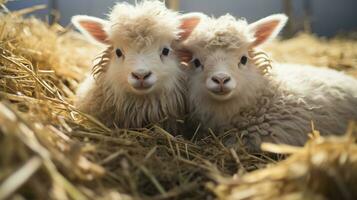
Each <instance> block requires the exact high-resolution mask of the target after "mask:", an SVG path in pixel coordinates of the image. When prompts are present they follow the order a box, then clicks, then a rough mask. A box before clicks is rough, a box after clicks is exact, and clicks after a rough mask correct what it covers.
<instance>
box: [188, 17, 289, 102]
mask: <svg viewBox="0 0 357 200" xmlns="http://www.w3.org/2000/svg"><path fill="white" fill-rule="evenodd" d="M286 21H287V17H286V16H285V15H283V14H276V15H271V16H269V17H266V18H264V19H261V20H259V21H257V22H255V23H252V24H248V23H247V21H246V20H244V19H235V18H234V17H233V16H231V15H228V14H227V15H225V16H221V17H219V18H210V17H203V18H202V19H201V22H200V24H199V25H197V27H196V28H195V29H194V31H193V32H192V34H191V35H190V37H189V38H188V39H187V40H186V41H184V42H183V45H182V48H183V49H184V50H186V51H188V52H190V53H191V55H192V57H191V59H190V62H188V64H189V73H190V84H189V87H190V94H191V97H190V98H191V100H192V101H195V102H204V101H206V102H207V101H209V102H216V103H219V102H222V101H224V102H228V101H230V102H234V103H235V104H237V103H238V104H239V102H241V103H242V104H246V103H249V101H250V99H251V98H252V96H254V95H255V93H256V90H257V89H259V88H264V84H265V80H266V78H265V77H264V73H262V69H261V68H259V66H257V65H256V62H255V60H254V58H253V57H254V55H253V54H254V53H253V52H254V50H255V49H256V48H257V47H259V46H260V45H261V44H263V43H265V42H266V41H268V40H270V39H272V38H274V37H275V36H276V35H277V34H278V33H279V32H280V30H281V29H282V28H283V26H284V25H285V23H286ZM186 61H188V60H186Z"/></svg>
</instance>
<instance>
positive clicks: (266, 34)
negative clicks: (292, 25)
mask: <svg viewBox="0 0 357 200" xmlns="http://www.w3.org/2000/svg"><path fill="white" fill-rule="evenodd" d="M278 25H279V21H270V22H267V23H265V24H261V25H260V26H258V27H257V29H256V32H255V34H254V37H255V38H256V39H255V41H254V43H253V46H258V45H260V44H263V43H264V42H265V41H267V40H268V39H269V38H270V36H271V35H272V34H273V32H274V31H275V29H276V28H277V27H278Z"/></svg>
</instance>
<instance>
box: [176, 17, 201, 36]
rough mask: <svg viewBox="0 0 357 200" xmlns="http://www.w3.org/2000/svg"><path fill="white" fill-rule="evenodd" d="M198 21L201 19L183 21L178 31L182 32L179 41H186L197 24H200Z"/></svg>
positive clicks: (194, 18) (193, 18)
mask: <svg viewBox="0 0 357 200" xmlns="http://www.w3.org/2000/svg"><path fill="white" fill-rule="evenodd" d="M200 20H201V19H200V18H199V17H192V18H187V19H183V20H182V21H181V26H180V29H181V30H182V31H181V33H180V40H186V39H187V38H188V37H189V36H190V35H191V33H192V31H193V30H194V29H195V27H196V26H197V25H198V23H200Z"/></svg>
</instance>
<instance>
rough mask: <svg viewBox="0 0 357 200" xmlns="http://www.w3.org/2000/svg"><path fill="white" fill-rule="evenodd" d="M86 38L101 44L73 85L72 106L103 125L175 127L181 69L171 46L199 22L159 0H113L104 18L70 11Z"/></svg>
mask: <svg viewBox="0 0 357 200" xmlns="http://www.w3.org/2000/svg"><path fill="white" fill-rule="evenodd" d="M72 22H73V24H74V25H75V26H76V27H77V28H78V29H79V30H80V31H81V32H82V33H83V34H84V35H86V36H87V37H88V38H90V39H91V40H92V41H95V42H99V43H101V44H104V45H107V47H108V48H107V50H106V51H104V53H103V55H102V56H101V58H100V61H99V62H98V63H97V64H96V65H95V66H94V68H93V73H92V74H93V76H90V77H89V78H87V79H86V80H85V81H84V82H83V84H82V85H81V86H80V88H79V90H78V100H77V102H76V106H77V107H78V108H79V109H80V110H81V111H83V112H85V113H88V114H91V115H93V116H95V117H96V118H98V119H99V120H100V121H102V122H103V123H104V124H106V125H107V126H109V127H113V128H114V127H119V128H142V127H145V126H147V125H149V124H152V123H158V124H160V125H162V126H163V127H164V128H166V129H168V130H170V131H175V130H176V125H177V123H176V120H177V119H180V118H182V116H183V115H184V114H185V112H186V108H187V107H186V102H185V94H186V88H185V85H184V82H185V80H184V77H185V76H184V73H183V71H182V69H180V65H179V64H180V62H179V60H178V56H177V55H176V52H175V51H174V50H173V49H172V46H174V44H175V43H178V42H180V41H182V40H184V39H185V38H187V37H188V36H189V34H190V30H192V28H193V27H194V26H195V25H196V24H197V23H198V22H199V19H198V18H196V17H190V16H185V17H182V16H179V15H178V14H177V13H176V12H173V11H171V10H168V9H167V8H166V7H165V5H164V3H162V2H160V1H141V2H140V3H136V5H130V4H127V3H118V4H117V5H115V7H114V8H113V9H112V11H111V12H110V14H109V20H108V21H107V20H102V19H98V18H95V17H89V16H74V17H73V19H72Z"/></svg>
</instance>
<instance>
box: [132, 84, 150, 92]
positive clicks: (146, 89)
mask: <svg viewBox="0 0 357 200" xmlns="http://www.w3.org/2000/svg"><path fill="white" fill-rule="evenodd" d="M153 88H154V86H153V85H135V86H134V85H132V89H133V90H134V92H136V93H139V94H147V93H150V92H151V91H152V90H153Z"/></svg>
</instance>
